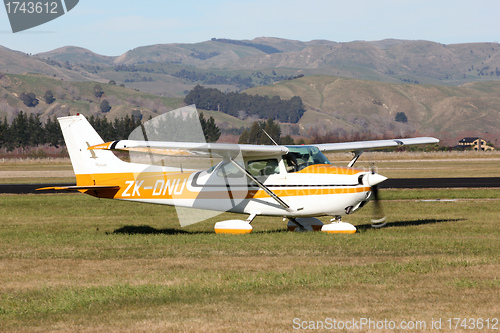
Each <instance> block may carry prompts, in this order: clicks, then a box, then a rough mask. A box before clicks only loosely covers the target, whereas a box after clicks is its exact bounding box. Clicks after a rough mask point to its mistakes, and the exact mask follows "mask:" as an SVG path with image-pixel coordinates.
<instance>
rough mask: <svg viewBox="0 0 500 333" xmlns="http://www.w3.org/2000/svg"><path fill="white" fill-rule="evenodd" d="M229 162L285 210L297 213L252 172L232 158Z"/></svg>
mask: <svg viewBox="0 0 500 333" xmlns="http://www.w3.org/2000/svg"><path fill="white" fill-rule="evenodd" d="M229 161H230V162H231V163H232V164H233V165H234V166H235V167H237V168H238V169H239V170H240V171H241V172H243V173H244V174H245V175H246V176H247V177H248V178H250V180H251V181H253V182H254V183H255V184H257V186H258V187H260V188H261V189H262V190H263V191H264V192H266V193H267V194H268V195H269V196H270V197H271V198H273V199H274V200H276V202H277V203H279V204H280V205H281V206H282V207H283V208H285V209H286V211H287V212H293V211H295V210H294V209H292V208H290V206H288V205H287V204H286V202H284V201H283V200H281V199H280V197H278V196H277V195H276V194H274V193H273V191H271V190H270V189H269V188H267V186H266V185H264V184H262V183H261V182H260V181H259V180H258V179H257V178H255V177H254V176H253V175H252V174H251V173H250V172H248V170H246V169H245V168H243V167H242V166H241V165H239V164H238V163H236V161H235V160H233V158H232V157H230V158H229ZM299 210H300V209H299Z"/></svg>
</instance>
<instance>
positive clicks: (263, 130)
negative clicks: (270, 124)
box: [260, 127, 279, 146]
mask: <svg viewBox="0 0 500 333" xmlns="http://www.w3.org/2000/svg"><path fill="white" fill-rule="evenodd" d="M260 129H261V130H262V132H264V133H265V134H266V135H267V137H268V138H269V140H271V141H272V142H273V143H274V145H275V146H279V144H277V143H276V141H274V139H273V138H271V136H270V135H269V134H268V133H267V132H266V130H265V129H264V128H263V127H261V128H260Z"/></svg>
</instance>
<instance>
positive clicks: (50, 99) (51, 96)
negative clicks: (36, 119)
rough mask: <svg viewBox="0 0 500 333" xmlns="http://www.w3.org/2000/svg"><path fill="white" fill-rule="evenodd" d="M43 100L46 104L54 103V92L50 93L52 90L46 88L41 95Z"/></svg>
mask: <svg viewBox="0 0 500 333" xmlns="http://www.w3.org/2000/svg"><path fill="white" fill-rule="evenodd" d="M43 100H44V101H45V103H47V104H52V103H54V101H55V100H56V99H55V98H54V94H53V93H52V90H47V91H46V92H45V94H44V95H43Z"/></svg>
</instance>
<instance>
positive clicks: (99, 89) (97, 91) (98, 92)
mask: <svg viewBox="0 0 500 333" xmlns="http://www.w3.org/2000/svg"><path fill="white" fill-rule="evenodd" d="M103 94H104V91H103V90H102V87H101V86H100V85H99V84H96V85H95V86H94V96H95V97H97V98H101V97H102V95H103Z"/></svg>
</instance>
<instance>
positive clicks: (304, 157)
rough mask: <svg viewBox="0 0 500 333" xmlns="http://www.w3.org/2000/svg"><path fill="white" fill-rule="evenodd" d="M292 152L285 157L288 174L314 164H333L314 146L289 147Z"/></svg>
mask: <svg viewBox="0 0 500 333" xmlns="http://www.w3.org/2000/svg"><path fill="white" fill-rule="evenodd" d="M287 148H288V150H289V151H290V152H289V153H288V154H287V155H285V156H284V158H283V159H284V161H285V164H286V165H287V171H288V172H295V171H300V170H302V169H304V168H305V167H307V166H309V165H314V164H331V163H330V161H329V160H328V159H327V158H326V156H325V155H323V153H322V152H321V151H320V150H319V149H318V147H314V146H287Z"/></svg>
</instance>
